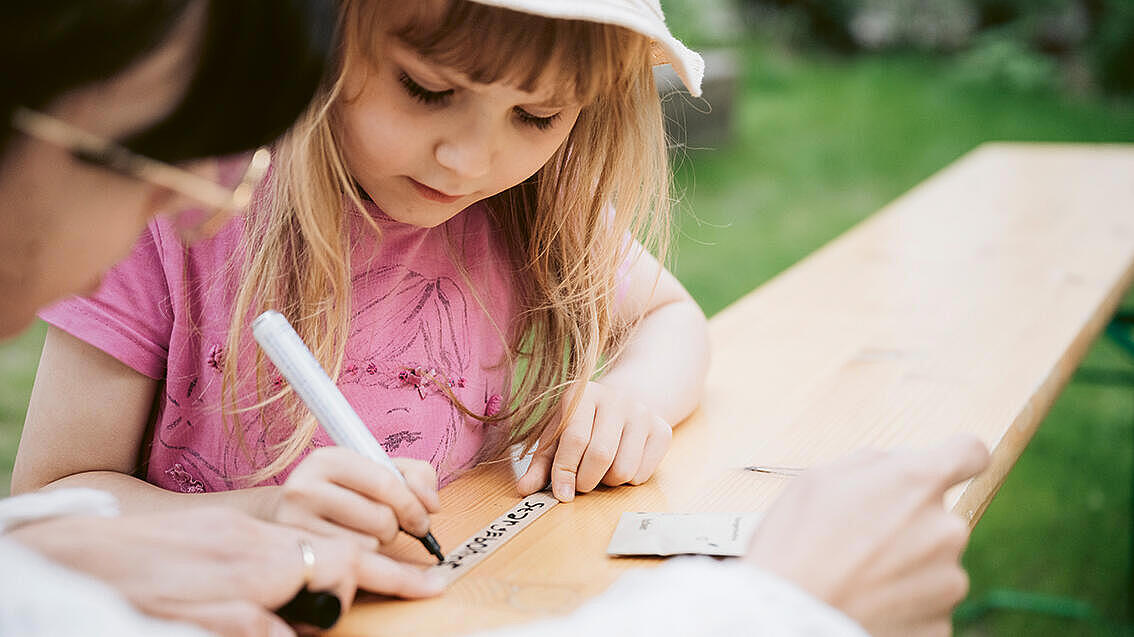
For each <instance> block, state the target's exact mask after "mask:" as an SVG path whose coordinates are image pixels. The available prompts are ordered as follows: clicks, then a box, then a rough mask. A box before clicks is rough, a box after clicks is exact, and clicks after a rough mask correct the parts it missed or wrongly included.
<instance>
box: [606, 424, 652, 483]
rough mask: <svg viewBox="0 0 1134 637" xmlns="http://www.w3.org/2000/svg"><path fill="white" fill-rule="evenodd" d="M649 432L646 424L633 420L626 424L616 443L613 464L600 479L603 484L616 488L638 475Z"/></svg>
mask: <svg viewBox="0 0 1134 637" xmlns="http://www.w3.org/2000/svg"><path fill="white" fill-rule="evenodd" d="M649 432H650V429H649V426H648V422H642V421H641V420H633V421H631V422H629V423H627V424H626V426H625V427H624V428H623V429H622V439H621V440H620V441H619V442H618V452H617V453H615V455H614V462H613V463H611V465H610V469H608V470H607V472H606V475H605V476H603V478H602V483H603V484H605V485H606V486H608V487H617V486H618V485H620V484H626V483H627V482H630V481H631V480H633V479H634V477H635V476H637V475H638V469H639V468H640V467H641V466H642V454H643V453H645V449H646V438H647V437H648V436H649Z"/></svg>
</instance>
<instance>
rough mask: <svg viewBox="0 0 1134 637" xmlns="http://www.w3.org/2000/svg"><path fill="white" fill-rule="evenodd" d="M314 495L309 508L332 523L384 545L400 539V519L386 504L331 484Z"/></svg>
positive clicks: (322, 485)
mask: <svg viewBox="0 0 1134 637" xmlns="http://www.w3.org/2000/svg"><path fill="white" fill-rule="evenodd" d="M313 494H314V496H315V498H316V499H315V501H314V502H311V503H309V505H308V508H310V510H311V511H312V512H313V513H315V514H316V515H319V516H321V517H322V518H323V519H325V520H327V521H329V522H333V523H335V524H337V525H338V526H341V527H343V528H345V529H347V530H349V531H355V532H357V533H360V534H362V535H367V536H370V537H373V538H377V539H378V541H379V542H381V543H382V544H389V543H390V542H393V541H394V538H396V537H397V536H398V518H397V515H396V514H395V513H394V511H393V509H391V508H390V507H388V506H386V505H384V504H380V503H377V502H375V501H373V500H371V499H369V498H367V497H366V496H364V495H362V494H360V493H357V492H355V491H351V490H349V489H344V488H342V487H338V486H335V485H333V484H327V483H323V484H321V485H317V487H316V489H315V490H314V492H313Z"/></svg>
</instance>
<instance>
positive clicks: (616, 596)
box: [479, 558, 868, 637]
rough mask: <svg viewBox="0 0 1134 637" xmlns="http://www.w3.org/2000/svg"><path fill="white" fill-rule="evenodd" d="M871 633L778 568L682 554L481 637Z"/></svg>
mask: <svg viewBox="0 0 1134 637" xmlns="http://www.w3.org/2000/svg"><path fill="white" fill-rule="evenodd" d="M521 635H540V637H560V636H562V637H568V636H570V637H577V636H578V635H587V636H588V637H598V636H600V635H617V636H618V637H664V636H666V635H698V636H709V637H712V636H717V637H734V636H737V635H758V636H760V637H813V636H814V637H820V636H822V637H868V636H867V634H866V632H865V631H863V629H862V628H861V627H860V626H859V625H858V624H856V623H855V622H854V621H852V620H851V619H850V618H849V617H847V616H846V615H844V614H842V613H841V612H839V611H838V610H836V609H834V608H832V607H830V606H828V605H826V604H824V603H822V602H820V601H819V600H817V599H815V598H814V597H812V596H811V595H809V594H808V593H807V592H805V591H803V590H802V589H800V588H798V587H796V586H795V585H794V584H791V583H790V582H788V581H786V580H784V579H781V578H779V577H777V576H775V575H772V574H770V573H767V572H763V571H760V570H757V569H755V568H753V567H752V566H750V565H746V564H743V563H739V562H736V561H733V562H718V561H714V560H710V559H707V558H705V559H702V558H682V559H676V560H672V561H671V562H670V563H668V564H666V565H664V566H661V567H659V568H657V569H640V570H635V571H632V572H630V573H627V574H625V575H623V576H622V577H621V578H619V579H618V581H616V582H615V583H614V584H613V585H612V586H611V587H610V588H609V589H608V590H607V591H606V592H605V593H603V594H602V595H600V596H598V597H596V598H595V599H592V600H591V601H589V602H587V603H586V604H585V605H583V606H582V607H581V608H579V609H578V610H576V611H575V612H574V613H572V614H571V615H568V616H566V617H559V618H555V619H549V620H544V621H541V622H538V623H533V624H527V625H522V626H517V627H513V628H508V629H505V630H499V631H491V632H485V633H479V637H520V636H521Z"/></svg>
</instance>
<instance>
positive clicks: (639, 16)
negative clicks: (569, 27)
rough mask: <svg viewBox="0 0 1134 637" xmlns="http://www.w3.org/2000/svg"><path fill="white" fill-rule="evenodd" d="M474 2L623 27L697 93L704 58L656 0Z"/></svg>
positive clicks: (511, 0)
mask: <svg viewBox="0 0 1134 637" xmlns="http://www.w3.org/2000/svg"><path fill="white" fill-rule="evenodd" d="M472 1H473V2H476V3H478V4H485V5H490V6H493V7H500V8H502V9H511V10H512V11H520V12H522V13H530V14H532V15H541V16H544V17H548V18H559V19H563V20H585V21H587V22H601V23H603V24H613V25H616V26H620V27H625V28H627V29H630V30H631V31H635V32H637V33H641V34H642V35H644V36H646V37H648V38H650V39H652V40H653V41H654V44H655V45H656V47H655V61H656V62H658V63H659V64H664V63H669V64H671V65H673V70H674V71H677V76H678V77H680V78H681V81H682V82H683V83H684V84H685V88H687V89H689V93H690V94H691V95H693V97H700V96H701V79H702V78H703V77H704V75H705V61H704V60H703V59H701V56H700V55H698V54H697V53H696V52H695V51H691V50H690V49H689V48H688V47H686V46H685V45H684V44H682V43H681V41H680V40H678V39H677V38H675V37H673V34H672V33H670V32H669V27H667V26H666V25H665V14H663V13H662V9H661V2H660V1H659V0H472Z"/></svg>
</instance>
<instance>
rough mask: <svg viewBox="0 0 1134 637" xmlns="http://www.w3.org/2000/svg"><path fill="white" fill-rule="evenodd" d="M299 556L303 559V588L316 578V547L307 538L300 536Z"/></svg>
mask: <svg viewBox="0 0 1134 637" xmlns="http://www.w3.org/2000/svg"><path fill="white" fill-rule="evenodd" d="M299 556H300V558H302V560H303V588H307V586H308V585H310V584H311V580H312V579H314V578H315V549H314V548H313V547H312V546H311V542H309V541H308V540H307V538H299Z"/></svg>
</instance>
